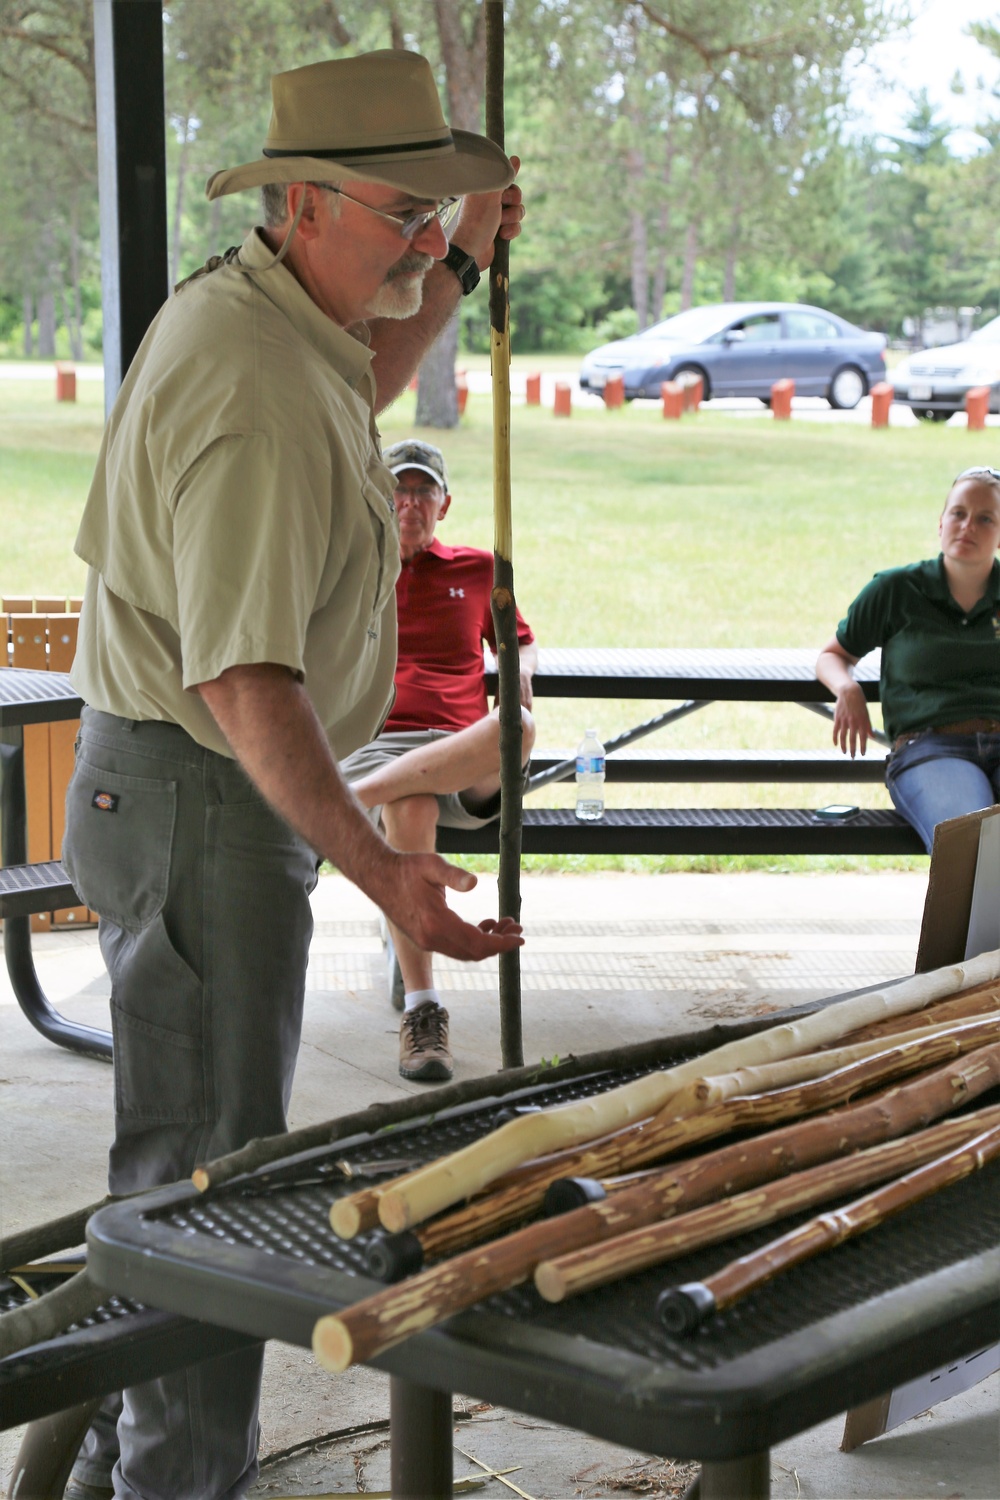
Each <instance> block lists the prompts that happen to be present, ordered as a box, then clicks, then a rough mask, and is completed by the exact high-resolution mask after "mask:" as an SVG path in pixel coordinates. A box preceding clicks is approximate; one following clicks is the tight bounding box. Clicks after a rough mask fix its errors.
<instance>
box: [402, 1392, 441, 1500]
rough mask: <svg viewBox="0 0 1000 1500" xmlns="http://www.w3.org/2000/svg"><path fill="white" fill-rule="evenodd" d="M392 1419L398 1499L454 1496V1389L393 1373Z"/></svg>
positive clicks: (417, 1499) (408, 1499)
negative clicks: (441, 1388) (438, 1387)
mask: <svg viewBox="0 0 1000 1500" xmlns="http://www.w3.org/2000/svg"><path fill="white" fill-rule="evenodd" d="M389 1421H390V1429H389V1433H390V1438H391V1443H392V1447H391V1453H390V1466H391V1474H392V1480H391V1483H392V1495H393V1500H451V1495H452V1475H453V1472H454V1458H453V1456H452V1438H453V1426H454V1423H453V1418H452V1403H451V1392H450V1391H432V1390H430V1389H429V1388H428V1387H427V1386H424V1385H416V1384H415V1383H414V1382H413V1381H412V1380H401V1379H400V1378H399V1377H398V1376H396V1375H393V1376H392V1377H391V1379H390V1381H389Z"/></svg>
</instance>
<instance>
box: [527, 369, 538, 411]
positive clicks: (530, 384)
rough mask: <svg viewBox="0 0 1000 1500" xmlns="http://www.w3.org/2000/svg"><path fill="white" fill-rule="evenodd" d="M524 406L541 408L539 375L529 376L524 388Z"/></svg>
mask: <svg viewBox="0 0 1000 1500" xmlns="http://www.w3.org/2000/svg"><path fill="white" fill-rule="evenodd" d="M524 400H525V405H527V406H541V404H542V377H541V375H529V376H528V380H527V385H526V387H525V396H524Z"/></svg>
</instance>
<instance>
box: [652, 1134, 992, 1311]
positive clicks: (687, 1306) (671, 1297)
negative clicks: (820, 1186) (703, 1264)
mask: <svg viewBox="0 0 1000 1500" xmlns="http://www.w3.org/2000/svg"><path fill="white" fill-rule="evenodd" d="M983 1113H984V1114H985V1113H986V1111H983ZM998 1157H1000V1122H998V1123H997V1125H995V1126H994V1127H993V1128H992V1129H990V1130H986V1131H984V1132H983V1133H982V1134H981V1135H977V1136H975V1137H974V1139H972V1140H970V1141H966V1142H965V1143H964V1144H963V1145H961V1146H959V1147H957V1148H956V1149H955V1150H953V1151H949V1152H948V1153H947V1154H946V1155H942V1156H939V1157H936V1158H935V1160H934V1161H931V1162H928V1163H927V1165H926V1166H924V1167H918V1168H917V1169H916V1170H915V1171H913V1172H908V1173H907V1175H906V1176H905V1177H900V1178H897V1180H896V1181H895V1182H891V1183H889V1185H888V1186H887V1187H882V1188H878V1189H876V1191H875V1192H874V1193H867V1194H865V1196H864V1197H862V1198H856V1199H855V1200H854V1202H853V1203H847V1204H845V1205H844V1206H843V1207H842V1208H837V1209H832V1210H831V1211H830V1212H829V1213H825V1214H819V1215H818V1216H817V1217H816V1218H815V1219H810V1221H809V1223H808V1224H800V1225H799V1227H798V1229H793V1230H792V1231H791V1233H789V1234H784V1235H782V1236H781V1237H780V1238H779V1239H776V1240H771V1242H770V1243H769V1244H767V1245H762V1246H761V1248H760V1249H759V1250H755V1251H754V1252H753V1253H752V1254H751V1255H743V1256H741V1257H740V1258H739V1259H738V1260H734V1261H730V1263H729V1265H728V1266H723V1268H722V1270H721V1271H717V1272H716V1273H715V1275H714V1276H708V1277H706V1278H705V1280H704V1281H695V1282H687V1283H686V1284H685V1285H684V1286H679V1287H671V1288H670V1289H669V1290H668V1291H666V1292H664V1293H663V1294H662V1295H661V1297H660V1298H659V1300H658V1302H657V1310H658V1312H659V1314H660V1318H661V1320H662V1322H663V1324H664V1326H665V1327H666V1328H667V1330H668V1332H670V1333H674V1334H687V1333H693V1332H694V1330H695V1329H696V1328H697V1327H698V1326H699V1324H700V1323H703V1322H704V1321H705V1319H706V1318H708V1317H710V1316H711V1314H712V1313H713V1312H720V1311H721V1310H722V1309H723V1308H725V1307H729V1306H731V1304H732V1303H734V1302H738V1301H739V1300H740V1298H741V1297H745V1296H747V1294H748V1293H749V1292H752V1291H755V1290H756V1289H757V1287H759V1286H763V1285H764V1283H765V1282H766V1281H770V1280H771V1278H772V1277H774V1276H777V1275H779V1274H780V1272H782V1271H787V1270H789V1269H790V1268H791V1267H792V1266H797V1265H799V1264H800V1263H801V1262H802V1261H804V1260H809V1259H810V1258H811V1257H812V1256H814V1255H819V1254H820V1252H821V1251H823V1250H832V1249H833V1248H834V1246H835V1245H840V1244H842V1243H843V1242H844V1240H849V1239H853V1238H855V1236H856V1235H859V1234H865V1233H866V1232H867V1231H868V1230H869V1229H877V1228H878V1226H879V1225H880V1224H884V1223H885V1221H886V1219H888V1218H891V1217H892V1215H893V1214H897V1213H899V1212H900V1211H901V1210H902V1209H904V1208H909V1207H911V1205H913V1204H914V1203H920V1202H921V1201H922V1199H924V1198H928V1197H930V1195H931V1194H932V1193H939V1192H941V1191H942V1189H944V1188H946V1187H950V1186H951V1185H952V1183H955V1182H960V1181H961V1180H962V1178H963V1177H968V1176H970V1175H971V1173H973V1172H978V1171H979V1170H980V1169H981V1168H982V1167H985V1166H986V1165H987V1164H988V1163H989V1162H991V1161H996V1160H997V1158H998Z"/></svg>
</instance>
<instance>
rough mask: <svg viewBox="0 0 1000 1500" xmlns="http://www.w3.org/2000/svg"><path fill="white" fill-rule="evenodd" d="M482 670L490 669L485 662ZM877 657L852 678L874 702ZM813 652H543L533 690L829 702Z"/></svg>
mask: <svg viewBox="0 0 1000 1500" xmlns="http://www.w3.org/2000/svg"><path fill="white" fill-rule="evenodd" d="M486 664H487V671H488V672H492V673H493V674H494V675H495V665H494V663H493V661H492V659H491V658H490V657H489V656H487V662H486ZM879 664H880V657H879V653H878V652H877V651H876V652H872V653H871V654H870V655H868V656H865V657H863V658H862V659H861V661H860V662H859V663H858V665H857V666H856V667H855V669H854V675H855V677H856V678H857V680H858V681H859V682H860V683H861V684H862V685H863V686H864V688H865V696H866V697H867V698H870V699H872V700H874V701H877V700H878V683H879ZM815 666H816V652H815V651H813V650H809V649H802V648H774V649H765V648H753V647H735V648H732V649H720V650H701V649H698V648H694V647H692V648H678V649H672V650H662V649H658V648H655V647H648V648H646V647H640V648H636V649H631V648H628V647H602V648H598V647H595V648H591V647H561V646H543V647H541V648H540V650H539V653H538V670H537V672H536V673H535V676H534V679H533V682H534V688H535V692H536V693H538V694H541V695H545V696H548V697H561V698H580V697H589V698H667V699H670V698H712V699H732V700H735V701H741V702H751V701H756V702H782V703H788V702H797V703H829V702H831V701H832V695H831V694H830V693H829V692H828V691H827V689H826V688H825V687H823V685H822V684H821V683H819V682H817V681H816V674H815Z"/></svg>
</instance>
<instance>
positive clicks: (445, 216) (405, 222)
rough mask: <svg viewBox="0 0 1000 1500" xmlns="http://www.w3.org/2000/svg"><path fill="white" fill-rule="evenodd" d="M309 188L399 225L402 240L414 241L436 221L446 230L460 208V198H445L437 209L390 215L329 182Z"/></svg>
mask: <svg viewBox="0 0 1000 1500" xmlns="http://www.w3.org/2000/svg"><path fill="white" fill-rule="evenodd" d="M310 187H317V188H322V189H323V191H324V193H336V194H337V196H338V197H339V198H346V199H347V201H348V203H355V204H357V206H358V208H365V209H367V210H368V212H369V213H370V214H378V216H379V218H380V219H388V220H389V222H390V223H392V224H398V225H399V233H400V235H401V236H402V238H403V239H404V240H415V239H416V237H417V235H418V234H422V233H423V231H424V230H425V229H426V228H427V226H428V224H431V223H433V221H434V220H435V219H437V221H438V223H439V224H440V225H441V228H442V229H446V228H447V226H448V225H449V224H451V223H452V221H453V220H454V218H455V215H456V214H457V213H458V210H459V208H460V206H461V203H462V200H461V198H445V200H444V202H443V203H439V204H438V206H437V208H431V209H427V210H422V211H421V212H420V213H417V214H390V213H386V212H385V210H384V209H381V208H372V206H371V204H370V203H362V202H361V199H360V198H352V197H351V195H350V193H345V192H344V190H343V188H339V187H335V186H334V185H333V184H332V183H329V182H313V183H310Z"/></svg>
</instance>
